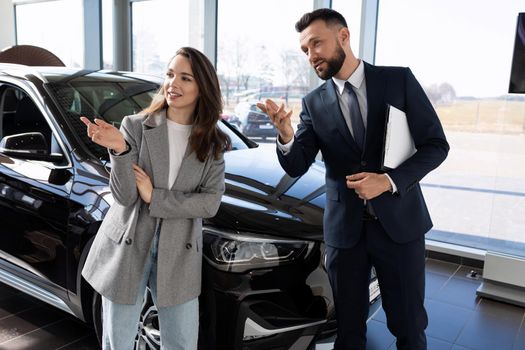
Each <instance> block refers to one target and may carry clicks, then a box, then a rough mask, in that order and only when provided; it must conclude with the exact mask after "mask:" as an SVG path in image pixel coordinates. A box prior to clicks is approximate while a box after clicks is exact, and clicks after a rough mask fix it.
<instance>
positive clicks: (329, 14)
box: [295, 8, 348, 33]
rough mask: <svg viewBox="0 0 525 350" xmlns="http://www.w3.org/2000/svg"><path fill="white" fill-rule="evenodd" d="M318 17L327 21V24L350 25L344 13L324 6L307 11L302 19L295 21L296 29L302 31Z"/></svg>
mask: <svg viewBox="0 0 525 350" xmlns="http://www.w3.org/2000/svg"><path fill="white" fill-rule="evenodd" d="M318 19H320V20H323V21H324V22H325V23H326V25H334V24H338V25H341V26H343V27H348V25H347V24H346V20H345V18H344V17H343V15H342V14H340V13H339V12H337V11H334V10H332V9H327V8H322V9H318V10H315V11H312V12H307V13H305V14H304V15H303V16H302V17H301V19H299V20H298V21H297V23H295V30H297V32H299V33H301V32H302V31H303V30H305V29H306V27H308V26H309V25H310V24H312V22H313V21H315V20H318Z"/></svg>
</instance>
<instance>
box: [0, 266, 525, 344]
mask: <svg viewBox="0 0 525 350" xmlns="http://www.w3.org/2000/svg"><path fill="white" fill-rule="evenodd" d="M472 270H474V271H476V272H478V273H481V269H479V268H472V267H468V266H463V265H459V264H455V263H449V262H444V261H441V260H435V259H428V260H427V290H426V295H427V298H426V306H427V311H428V314H429V326H428V329H427V335H428V349H429V350H445V349H446V350H465V349H473V350H474V349H475V350H484V349H486V350H524V349H525V321H524V317H525V309H524V308H520V307H516V306H513V305H508V304H503V303H499V302H494V301H491V300H488V299H481V298H476V289H477V288H478V286H479V284H480V283H481V281H480V280H479V279H473V278H470V277H468V275H469V273H470V272H471V271H472ZM331 348H332V344H331V343H326V344H324V343H323V344H318V345H317V350H328V349H331ZM0 349H1V350H29V349H32V350H33V349H34V350H55V349H57V350H58V349H60V350H95V349H97V346H96V340H95V336H94V333H93V330H92V329H91V328H89V327H88V326H86V325H84V324H83V323H82V322H80V321H77V320H76V319H75V318H73V317H72V316H69V315H67V314H65V313H63V312H61V311H57V310H55V309H53V308H52V307H49V306H47V305H45V304H44V303H42V302H40V301H38V300H36V299H32V298H29V297H26V296H24V295H22V294H21V293H19V292H18V291H16V290H14V289H12V288H10V287H7V286H5V285H3V284H0ZM367 349H370V350H387V349H395V344H394V338H393V337H392V335H390V333H389V332H388V330H387V328H386V324H385V315H384V313H383V311H382V310H380V312H379V313H378V314H377V315H376V316H375V317H374V318H373V319H372V320H371V321H370V323H369V326H368V346H367Z"/></svg>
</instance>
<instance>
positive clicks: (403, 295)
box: [327, 220, 428, 350]
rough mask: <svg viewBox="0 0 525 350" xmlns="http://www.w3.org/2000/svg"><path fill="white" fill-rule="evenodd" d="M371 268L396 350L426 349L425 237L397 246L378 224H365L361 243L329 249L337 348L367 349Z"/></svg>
mask: <svg viewBox="0 0 525 350" xmlns="http://www.w3.org/2000/svg"><path fill="white" fill-rule="evenodd" d="M372 266H374V267H375V269H376V273H377V277H378V279H379V287H380V289H381V296H382V304H383V309H384V310H385V314H386V318H387V326H388V329H389V330H390V332H391V333H392V334H393V335H394V336H395V337H396V339H397V340H396V345H397V349H407V350H408V349H410V350H416V349H417V350H424V349H426V348H427V342H426V336H425V328H426V327H427V324H428V319H427V313H426V311H425V307H424V305H423V303H424V300H425V239H424V236H421V237H420V238H419V239H417V240H414V241H411V242H409V243H405V244H398V243H395V242H394V241H392V240H391V239H390V237H388V235H387V234H386V232H385V230H384V229H383V227H382V226H381V224H380V223H379V221H378V220H367V221H365V222H364V225H363V232H362V235H361V238H360V240H359V242H358V243H357V244H356V245H355V246H353V247H352V248H347V249H341V248H334V247H327V270H328V275H329V278H330V284H331V286H332V291H333V293H334V300H335V309H336V316H337V327H338V329H337V338H336V342H335V347H334V349H335V350H350V349H352V350H353V349H362V350H364V349H365V348H366V320H367V317H368V307H369V290H368V286H369V279H370V269H371V267H372Z"/></svg>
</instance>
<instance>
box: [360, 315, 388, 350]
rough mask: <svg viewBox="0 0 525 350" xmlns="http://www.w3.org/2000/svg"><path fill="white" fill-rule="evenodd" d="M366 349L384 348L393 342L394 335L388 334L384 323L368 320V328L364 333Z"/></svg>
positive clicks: (384, 349) (380, 349)
mask: <svg viewBox="0 0 525 350" xmlns="http://www.w3.org/2000/svg"><path fill="white" fill-rule="evenodd" d="M366 338H367V342H366V349H367V350H386V349H388V348H389V347H390V345H392V344H393V343H394V340H395V338H394V336H393V335H392V334H390V331H389V330H388V328H386V324H385V323H383V322H378V321H374V320H370V321H369V322H368V330H367V333H366Z"/></svg>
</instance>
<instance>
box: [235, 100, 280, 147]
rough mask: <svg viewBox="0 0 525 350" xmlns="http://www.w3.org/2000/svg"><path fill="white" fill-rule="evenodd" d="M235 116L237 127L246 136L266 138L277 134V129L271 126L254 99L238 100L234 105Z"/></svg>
mask: <svg viewBox="0 0 525 350" xmlns="http://www.w3.org/2000/svg"><path fill="white" fill-rule="evenodd" d="M235 116H236V117H237V120H238V127H239V129H240V130H241V132H242V133H243V134H244V135H245V136H247V137H260V138H262V139H263V140H266V138H267V137H276V136H277V129H275V127H274V126H273V123H272V121H271V120H270V117H269V116H268V114H266V113H265V112H263V111H262V110H260V109H259V107H257V104H256V102H255V101H252V102H239V103H238V104H237V106H235Z"/></svg>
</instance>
